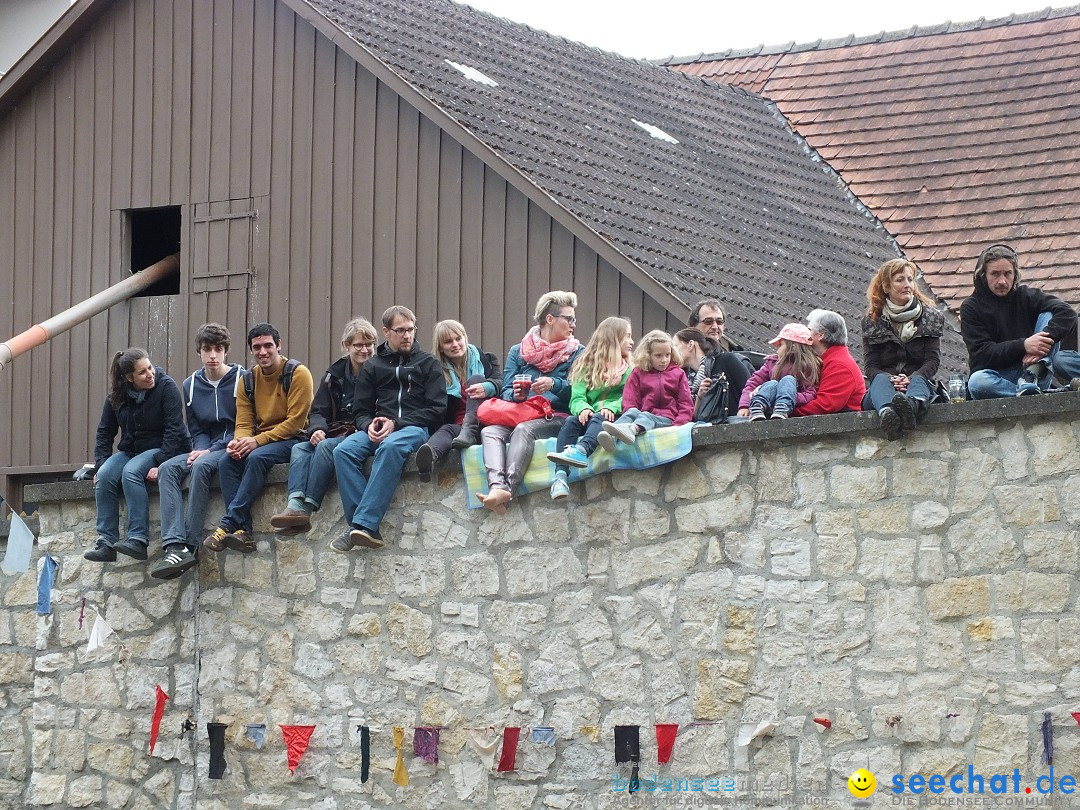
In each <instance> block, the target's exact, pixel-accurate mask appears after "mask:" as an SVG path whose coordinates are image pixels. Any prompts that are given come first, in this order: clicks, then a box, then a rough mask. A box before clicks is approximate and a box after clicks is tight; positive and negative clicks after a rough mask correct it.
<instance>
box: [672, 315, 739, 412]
mask: <svg viewBox="0 0 1080 810" xmlns="http://www.w3.org/2000/svg"><path fill="white" fill-rule="evenodd" d="M675 345H676V346H677V347H678V349H679V353H680V354H681V355H682V366H683V370H684V371H685V372H686V378H687V381H688V382H689V384H690V394H691V396H693V398H694V402H695V403H696V402H697V401H698V398H699V397H700V396H701V395H702V394H704V393H705V392H706V391H708V390H709V388H710V387H711V386H712V381H713V379H714V378H716V377H719V376H720V375H721V374H722V375H723V376H724V377H725V378H726V379H727V381H728V400H727V406H728V407H727V412H728V416H734V415H735V414H736V413H737V412H738V410H739V394H740V393H742V390H743V389H744V388H745V387H746V381H747V380H749V379H750V374H751V369H750V366H749V365H748V364H747V363H746V362H745V361H744V359H743V358H742V357H741V356H739V355H737V354H734V353H733V352H725V351H723V350H721V349H720V345H719V344H718V343H717V342H716V338H713V337H711V336H709V335H706V334H705V333H704V332H702V331H701V330H700V329H698V328H696V327H690V328H688V329H680V330H679V331H678V332H676V333H675Z"/></svg>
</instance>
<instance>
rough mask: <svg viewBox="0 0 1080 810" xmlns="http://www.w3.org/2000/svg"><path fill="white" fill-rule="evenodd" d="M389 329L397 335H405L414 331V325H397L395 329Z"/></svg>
mask: <svg viewBox="0 0 1080 810" xmlns="http://www.w3.org/2000/svg"><path fill="white" fill-rule="evenodd" d="M390 331H391V332H393V333H394V334H395V335H397V336H398V337H405V336H406V335H411V334H412V333H413V332H415V331H416V327H415V326H399V327H398V328H397V329H391V330H390Z"/></svg>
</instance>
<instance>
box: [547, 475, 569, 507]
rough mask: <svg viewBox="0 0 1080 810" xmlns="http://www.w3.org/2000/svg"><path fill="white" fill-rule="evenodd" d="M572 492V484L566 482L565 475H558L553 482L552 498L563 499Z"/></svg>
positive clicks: (555, 499) (554, 499)
mask: <svg viewBox="0 0 1080 810" xmlns="http://www.w3.org/2000/svg"><path fill="white" fill-rule="evenodd" d="M569 494H570V485H569V484H568V483H566V476H565V475H556V476H555V480H554V481H552V482H551V500H553V501H561V500H562V499H563V498H565V497H566V496H567V495H569Z"/></svg>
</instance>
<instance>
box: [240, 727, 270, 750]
mask: <svg viewBox="0 0 1080 810" xmlns="http://www.w3.org/2000/svg"><path fill="white" fill-rule="evenodd" d="M244 736H245V737H247V738H248V739H249V740H251V741H252V742H253V743H255V747H256V748H259V749H262V747H263V743H264V742H266V726H265V725H264V724H263V723H248V724H247V733H246V734H245V735H244Z"/></svg>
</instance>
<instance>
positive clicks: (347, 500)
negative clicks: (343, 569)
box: [330, 306, 446, 552]
mask: <svg viewBox="0 0 1080 810" xmlns="http://www.w3.org/2000/svg"><path fill="white" fill-rule="evenodd" d="M382 325H383V326H382V330H383V335H384V336H385V338H386V340H385V342H383V343H381V344H379V348H378V349H377V350H376V352H375V356H374V357H373V358H371V359H370V360H368V361H367V362H366V363H365V364H364V367H363V368H362V369H361V370H360V380H359V381H358V387H359V388H360V391H361V393H360V396H359V399H358V400H357V402H356V404H355V406H354V411H355V415H356V416H355V421H356V433H354V434H352V435H351V436H349V437H348V438H346V439H345V440H344V441H343V442H342V443H341V444H339V445H338V446H337V447H335V448H334V469H335V471H336V472H337V479H338V492H339V493H340V494H341V505H342V507H343V509H344V513H345V522H346V523H347V524H348V527H347V528H346V529H345V533H344V534H343V535H342V536H341V537H339V538H337V539H336V540H334V541H333V542H332V543H330V548H332V549H333V550H334V551H340V552H348V551H350V550H351V549H352V548H353V547H354V546H365V547H367V548H381V547H382V546H383V539H382V535H381V534H380V533H379V524H380V523H381V522H382V517H383V515H384V514H386V510H387V508H388V507H389V506H390V500H391V498H393V497H394V492H395V491H396V490H397V485H398V480H399V479H400V477H401V468H402V467H404V466H405V460H406V459H407V458H408V457H409V454H410V453H412V452H414V451H415V450H416V448H418V447H419V446H420V445H422V444H423V443H424V442H426V441H427V440H428V437H429V436H430V435H431V431H432V430H434V429H435V428H437V427H438V426H439V425H441V424H442V422H443V416H444V415H445V413H446V382H445V380H444V379H443V373H442V369H441V368H440V367H439V361H438V360H436V359H435V357H434V356H433V355H430V354H428V353H427V352H425V351H422V350H421V349H420V348H419V347H417V346H416V344H415V340H416V316H415V315H413V313H412V312H411V311H410V310H408V309H406V308H405V307H401V306H393V307H390V308H389V309H388V310H386V312H384V313H383V316H382ZM372 455H374V456H375V458H374V461H373V462H372V465H371V476H370V478H365V477H364V472H363V466H364V462H365V461H366V460H367V459H368V458H369V457H370V456H372Z"/></svg>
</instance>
